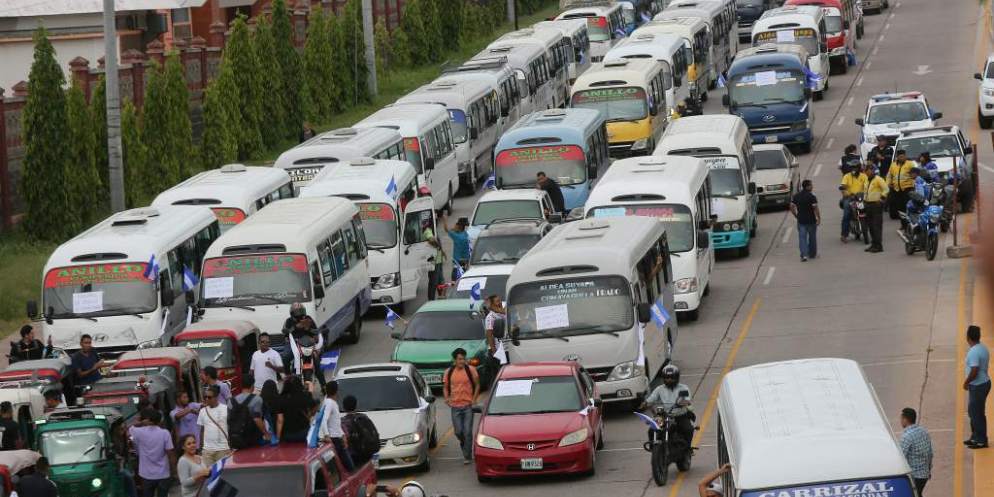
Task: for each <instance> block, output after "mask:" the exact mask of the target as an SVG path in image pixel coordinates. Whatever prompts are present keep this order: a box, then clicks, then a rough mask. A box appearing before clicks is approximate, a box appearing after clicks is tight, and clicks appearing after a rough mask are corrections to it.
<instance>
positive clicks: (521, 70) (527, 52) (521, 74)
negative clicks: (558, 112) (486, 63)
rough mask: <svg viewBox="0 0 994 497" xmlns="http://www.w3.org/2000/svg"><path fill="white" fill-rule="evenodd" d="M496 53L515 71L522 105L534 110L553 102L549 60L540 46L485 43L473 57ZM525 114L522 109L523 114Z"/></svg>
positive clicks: (554, 96) (476, 58)
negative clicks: (494, 45)
mask: <svg viewBox="0 0 994 497" xmlns="http://www.w3.org/2000/svg"><path fill="white" fill-rule="evenodd" d="M495 57H501V58H503V59H505V60H507V64H508V65H509V66H510V67H511V69H513V70H514V74H515V76H516V77H517V78H518V85H519V89H518V91H519V93H520V94H521V96H522V99H523V100H526V103H525V105H524V108H528V109H532V111H537V110H547V109H551V108H553V107H555V106H556V95H555V92H554V91H553V85H554V83H553V81H552V74H550V72H549V67H550V62H549V61H548V58H547V57H546V50H545V48H544V47H543V46H541V45H539V44H530V43H525V44H521V45H503V46H499V47H487V48H484V49H483V51H482V52H480V53H478V54H476V55H475V56H474V57H473V60H478V59H485V60H492V59H493V58H495ZM524 114H525V113H524V112H522V115H524Z"/></svg>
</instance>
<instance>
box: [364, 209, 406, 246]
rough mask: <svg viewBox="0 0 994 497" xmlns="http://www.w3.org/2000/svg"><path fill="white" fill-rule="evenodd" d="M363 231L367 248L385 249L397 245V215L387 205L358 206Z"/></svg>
mask: <svg viewBox="0 0 994 497" xmlns="http://www.w3.org/2000/svg"><path fill="white" fill-rule="evenodd" d="M356 205H357V206H358V207H359V218H360V219H362V229H363V230H364V231H365V232H366V246H367V247H369V248H371V249H385V248H391V247H393V246H394V245H397V214H396V213H395V212H394V210H393V207H390V206H389V205H387V204H380V203H375V204H374V203H368V204H356Z"/></svg>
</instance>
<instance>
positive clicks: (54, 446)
mask: <svg viewBox="0 0 994 497" xmlns="http://www.w3.org/2000/svg"><path fill="white" fill-rule="evenodd" d="M40 442H41V443H40V445H41V453H42V454H45V456H47V457H48V463H49V464H51V465H52V466H58V465H60V464H74V463H87V462H95V461H100V460H102V459H103V457H104V451H103V450H102V449H103V448H104V447H105V446H106V443H107V441H106V440H105V439H104V431H103V430H101V429H100V428H79V429H75V430H56V431H47V432H45V433H42V434H41V437H40Z"/></svg>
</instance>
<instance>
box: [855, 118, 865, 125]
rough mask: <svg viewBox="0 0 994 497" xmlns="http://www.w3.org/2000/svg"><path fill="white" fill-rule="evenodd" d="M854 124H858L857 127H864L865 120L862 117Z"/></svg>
mask: <svg viewBox="0 0 994 497" xmlns="http://www.w3.org/2000/svg"><path fill="white" fill-rule="evenodd" d="M853 122H855V123H856V126H862V125H863V118H862V117H857V118H856V119H855V120H854V121H853Z"/></svg>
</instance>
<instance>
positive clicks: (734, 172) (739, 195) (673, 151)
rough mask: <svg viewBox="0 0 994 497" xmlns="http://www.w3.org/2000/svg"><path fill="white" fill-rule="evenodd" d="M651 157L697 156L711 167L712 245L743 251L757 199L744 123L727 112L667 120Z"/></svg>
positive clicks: (753, 230) (752, 231) (753, 229)
mask: <svg viewBox="0 0 994 497" xmlns="http://www.w3.org/2000/svg"><path fill="white" fill-rule="evenodd" d="M652 155H690V156H694V157H702V158H704V159H705V161H704V162H705V163H706V164H707V165H708V167H709V168H710V169H711V172H710V174H709V175H708V176H709V177H710V180H711V195H712V196H713V197H714V200H713V205H712V208H711V212H712V213H713V214H715V215H716V216H718V218H717V222H716V223H715V225H714V231H713V232H712V235H711V238H712V239H711V241H712V242H713V243H714V248H715V249H718V250H721V249H738V251H739V255H741V256H743V257H745V256H748V255H749V244H750V241H751V239H752V237H754V236H756V228H757V226H758V220H757V215H756V208H757V206H758V204H759V197H758V196H757V195H756V184H755V183H754V182H753V181H752V173H753V171H754V169H755V166H754V161H753V152H752V138H751V137H750V135H749V128H748V127H746V124H745V121H743V120H742V118H740V117H738V116H732V115H727V114H726V115H707V116H688V117H683V118H680V119H677V120H676V121H673V122H672V123H670V126H669V127H667V128H666V131H665V132H664V133H663V137H662V139H661V140H660V141H659V145H658V146H657V147H656V150H655V152H653V154H652Z"/></svg>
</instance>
